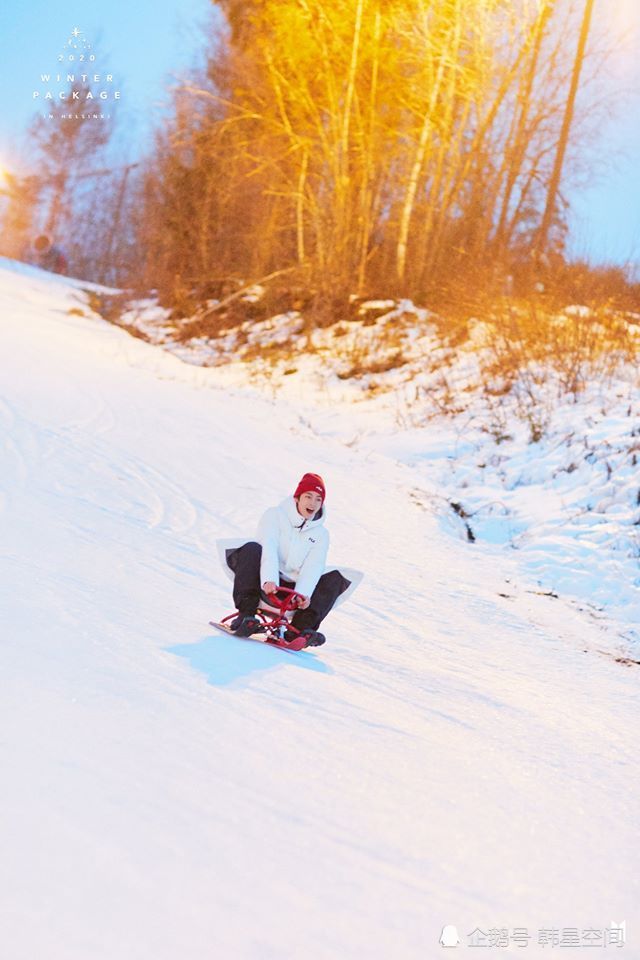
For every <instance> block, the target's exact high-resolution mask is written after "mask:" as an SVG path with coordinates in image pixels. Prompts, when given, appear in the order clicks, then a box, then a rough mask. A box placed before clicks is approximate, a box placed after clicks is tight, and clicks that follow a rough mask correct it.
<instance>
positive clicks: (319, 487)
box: [293, 473, 327, 503]
mask: <svg viewBox="0 0 640 960" xmlns="http://www.w3.org/2000/svg"><path fill="white" fill-rule="evenodd" d="M312 492H313V493H319V494H320V496H321V497H322V502H323V503H324V498H325V497H326V495H327V491H326V490H325V488H324V480H323V479H322V477H321V476H319V474H317V473H305V475H304V477H303V478H302V480H301V481H300V483H299V484H298V486H297V487H296V492H295V493H294V495H293V496H294V498H295V499H296V500H297V499H298V497H301V496H302V494H303V493H312Z"/></svg>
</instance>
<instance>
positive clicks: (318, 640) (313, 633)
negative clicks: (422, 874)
mask: <svg viewBox="0 0 640 960" xmlns="http://www.w3.org/2000/svg"><path fill="white" fill-rule="evenodd" d="M302 636H303V637H306V643H305V647H321V646H322V644H323V643H326V640H327V638H326V637H325V635H324V633H318V631H317V630H303V631H302Z"/></svg>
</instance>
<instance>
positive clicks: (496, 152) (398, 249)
mask: <svg viewBox="0 0 640 960" xmlns="http://www.w3.org/2000/svg"><path fill="white" fill-rule="evenodd" d="M578 2H579V0H331V2H330V0H224V2H220V3H219V4H218V6H219V7H220V8H222V9H223V11H224V12H225V14H226V16H227V20H228V25H229V27H228V32H227V35H226V36H223V37H222V38H220V37H218V39H217V46H216V47H215V49H214V50H213V51H212V53H211V57H210V60H209V64H208V68H207V70H206V73H205V75H204V76H202V77H200V78H199V79H197V80H194V81H193V82H192V83H190V84H189V85H187V86H185V87H184V88H183V89H182V90H181V91H179V92H178V94H177V95H176V100H175V111H174V119H173V123H172V124H171V126H170V127H169V129H168V130H166V131H164V132H163V134H162V136H160V137H159V138H158V149H157V152H156V156H155V157H154V158H153V160H152V162H151V164H150V167H149V171H148V176H147V181H146V193H145V197H146V201H145V204H144V209H143V216H142V217H141V220H140V230H141V239H142V242H143V245H144V246H145V247H146V249H147V251H148V257H147V263H148V264H149V268H150V272H151V273H153V272H154V271H155V272H156V273H157V272H158V271H160V272H161V273H163V274H164V275H165V277H166V283H165V284H164V286H165V287H166V288H167V289H168V288H170V287H171V286H172V285H173V286H174V287H175V288H176V289H177V288H180V289H183V288H184V289H192V288H194V287H196V288H197V287H206V285H207V280H208V279H211V278H220V277H223V276H232V277H236V278H237V279H238V280H239V281H241V280H246V279H247V278H259V277H261V276H265V275H271V274H273V273H278V272H280V271H283V270H289V271H291V270H293V271H294V272H297V274H298V276H299V279H300V280H301V282H304V283H305V284H307V285H308V286H309V287H310V288H311V289H312V290H315V291H317V292H318V293H319V295H320V297H321V298H322V299H324V300H325V301H327V302H328V301H330V300H331V298H332V297H336V298H338V299H344V298H345V297H346V296H347V295H348V294H349V293H358V294H366V293H370V292H375V291H376V290H380V289H381V288H382V287H383V285H384V289H385V290H387V291H389V292H392V291H394V292H396V293H399V294H410V295H422V294H424V293H426V292H429V291H432V290H434V289H436V288H438V287H439V286H442V285H443V283H445V282H449V280H450V278H451V277H452V275H455V276H456V277H458V278H459V279H460V278H462V277H464V276H467V277H474V276H475V277H476V278H477V277H478V276H479V275H480V273H481V272H483V271H484V272H485V273H488V272H492V271H494V270H495V269H498V270H499V269H501V266H500V265H501V264H502V263H504V264H505V270H506V269H507V266H506V265H508V262H509V259H510V257H512V256H513V250H514V249H515V248H516V246H517V247H518V249H519V250H522V249H524V248H525V247H526V245H527V244H529V246H530V247H531V246H532V245H533V236H534V234H535V230H536V229H537V228H538V226H539V223H540V217H541V215H542V210H543V208H544V201H545V196H547V193H546V191H547V187H548V186H549V184H550V183H552V180H553V167H554V164H553V157H554V151H555V147H556V144H557V143H558V138H559V136H560V137H561V130H562V115H563V107H564V104H565V102H566V99H567V89H568V87H569V84H570V81H571V61H570V57H569V56H568V53H567V50H568V47H569V45H570V42H571V37H572V33H571V30H570V29H569V26H570V25H572V24H574V23H575V15H576V10H577V9H578V6H577V5H578ZM567 134H568V131H567ZM565 146H566V144H565ZM556 165H557V164H556Z"/></svg>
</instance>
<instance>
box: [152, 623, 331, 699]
mask: <svg viewBox="0 0 640 960" xmlns="http://www.w3.org/2000/svg"><path fill="white" fill-rule="evenodd" d="M165 650H167V652H168V653H172V654H174V655H175V656H177V657H184V659H185V660H187V661H188V662H189V664H190V665H191V666H192V667H193V669H194V670H197V671H198V672H199V673H203V674H204V675H205V677H206V678H207V681H208V683H211V684H213V685H214V686H217V687H224V686H228V685H231V684H233V683H235V681H237V680H240V679H242V678H243V677H248V676H250V675H251V674H255V673H261V672H265V671H267V670H274V669H276V668H279V667H282V666H284V665H288V666H291V667H294V668H295V669H298V670H299V669H302V670H315V671H317V672H318V673H327V674H330V673H333V672H334V671H333V670H332V668H331V667H329V666H328V665H327V664H326V663H324V662H323V661H322V660H319V659H318V658H317V657H316V656H315V654H313V653H310V652H307V651H305V650H301V651H300V652H299V653H294V652H293V651H288V650H281V649H278V647H272V646H270V645H268V644H266V643H260V642H259V641H255V640H244V639H241V638H239V637H227V636H224V635H223V634H217V633H216V634H215V635H213V636H207V637H205V638H204V639H203V640H201V641H200V642H199V643H181V644H178V645H177V646H173V647H165Z"/></svg>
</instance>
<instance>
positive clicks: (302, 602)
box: [296, 596, 311, 610]
mask: <svg viewBox="0 0 640 960" xmlns="http://www.w3.org/2000/svg"><path fill="white" fill-rule="evenodd" d="M310 602H311V601H310V599H309V597H302V596H301V597H300V598H299V599H298V603H297V604H296V606H297V607H298V609H299V610H306V609H307V607H308V606H309V604H310Z"/></svg>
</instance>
